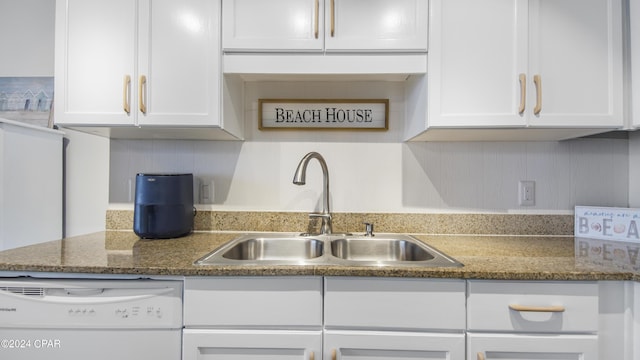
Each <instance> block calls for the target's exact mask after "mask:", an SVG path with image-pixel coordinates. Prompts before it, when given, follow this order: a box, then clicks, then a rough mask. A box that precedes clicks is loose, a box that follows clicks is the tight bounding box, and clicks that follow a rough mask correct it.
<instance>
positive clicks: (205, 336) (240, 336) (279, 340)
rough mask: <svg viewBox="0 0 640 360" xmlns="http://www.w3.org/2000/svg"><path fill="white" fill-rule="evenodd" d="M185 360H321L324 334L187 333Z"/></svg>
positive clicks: (209, 331) (233, 331)
mask: <svg viewBox="0 0 640 360" xmlns="http://www.w3.org/2000/svg"><path fill="white" fill-rule="evenodd" d="M182 349H183V350H182V359H183V360H255V359H260V360H314V359H320V357H321V351H322V331H320V330H318V331H257V330H256V331H252V330H195V329H185V330H184V336H183V347H182Z"/></svg>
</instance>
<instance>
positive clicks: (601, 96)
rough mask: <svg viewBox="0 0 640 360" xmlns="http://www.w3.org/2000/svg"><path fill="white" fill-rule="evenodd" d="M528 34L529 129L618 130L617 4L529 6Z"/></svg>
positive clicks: (547, 1)
mask: <svg viewBox="0 0 640 360" xmlns="http://www.w3.org/2000/svg"><path fill="white" fill-rule="evenodd" d="M529 28H530V33H529V71H528V73H527V74H528V75H529V79H530V80H529V84H531V83H532V81H533V87H531V86H529V88H528V89H527V100H528V101H527V106H526V109H525V113H527V115H528V116H529V124H530V125H532V126H546V127H571V126H577V127H578V126H583V127H584V126H593V127H598V126H602V127H607V126H610V127H622V126H623V123H624V116H623V111H624V107H623V106H624V102H623V101H624V96H623V48H622V46H623V40H622V29H623V27H622V4H621V1H620V0H560V1H559V0H538V1H530V3H529ZM536 77H539V83H538V84H535V81H536Z"/></svg>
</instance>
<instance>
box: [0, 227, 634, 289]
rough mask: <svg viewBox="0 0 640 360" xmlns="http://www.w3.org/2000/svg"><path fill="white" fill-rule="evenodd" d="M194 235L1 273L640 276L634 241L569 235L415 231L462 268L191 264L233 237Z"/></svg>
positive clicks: (129, 243) (50, 245) (52, 252)
mask: <svg viewBox="0 0 640 360" xmlns="http://www.w3.org/2000/svg"><path fill="white" fill-rule="evenodd" d="M239 235H240V233H238V232H218V231H216V232H195V233H193V234H191V235H189V236H187V237H183V238H179V239H167V240H144V239H139V238H138V237H137V236H136V235H135V234H134V233H133V232H131V231H105V232H98V233H94V234H89V235H84V236H78V237H71V238H66V239H63V240H58V241H51V242H47V243H42V244H38V245H32V246H26V247H22V248H17V249H11V250H6V251H3V252H0V271H9V272H60V273H83V274H102V275H104V274H118V275H123V274H126V275H141V276H157V275H173V276H274V275H283V276H287V275H327V276H389V277H423V278H461V279H499V280H504V279H513V280H635V281H640V258H638V248H640V246H639V245H638V244H630V243H619V244H618V243H611V242H607V243H605V242H602V241H599V240H590V239H589V240H587V239H577V238H576V239H574V238H573V237H570V236H562V237H560V236H559V237H555V236H486V235H482V236H478V235H420V234H414V236H415V237H416V238H418V239H420V240H422V241H424V242H426V243H427V244H429V245H431V246H432V247H435V248H436V249H439V250H440V251H442V252H444V253H446V254H448V255H449V256H451V257H453V258H455V259H456V260H458V261H459V262H461V263H463V264H464V267H460V268H430V267H413V268H396V267H392V266H386V267H378V266H369V267H344V266H335V265H334V266H331V265H322V266H319V265H293V266H292V265H289V266H226V265H225V266H196V265H193V262H194V261H195V260H197V259H199V258H200V257H202V256H204V255H205V254H207V253H208V252H210V251H211V250H213V249H215V248H217V247H218V246H220V245H222V244H224V243H226V242H227V241H229V240H231V239H233V238H235V237H237V236H239Z"/></svg>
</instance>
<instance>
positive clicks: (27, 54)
mask: <svg viewBox="0 0 640 360" xmlns="http://www.w3.org/2000/svg"><path fill="white" fill-rule="evenodd" d="M54 3H55V2H54V0H0V40H1V41H0V48H1V49H2V50H1V51H0V53H1V54H2V55H1V56H0V76H53V46H54V45H53V43H54V41H53V36H54V32H53V28H54V17H53V10H54Z"/></svg>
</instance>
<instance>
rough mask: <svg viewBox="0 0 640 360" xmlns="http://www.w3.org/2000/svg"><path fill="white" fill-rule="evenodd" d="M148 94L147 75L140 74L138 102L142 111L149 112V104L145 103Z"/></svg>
mask: <svg viewBox="0 0 640 360" xmlns="http://www.w3.org/2000/svg"><path fill="white" fill-rule="evenodd" d="M146 94H147V77H146V76H144V75H140V81H139V84H138V104H140V112H142V113H143V114H146V113H147V105H146V104H145V103H144V98H145V95H146Z"/></svg>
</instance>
